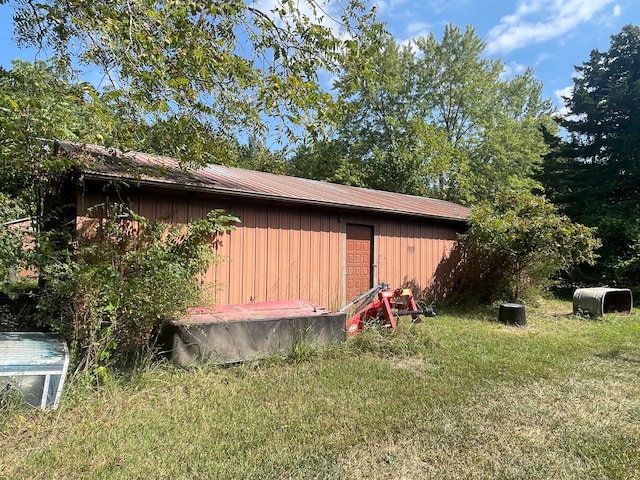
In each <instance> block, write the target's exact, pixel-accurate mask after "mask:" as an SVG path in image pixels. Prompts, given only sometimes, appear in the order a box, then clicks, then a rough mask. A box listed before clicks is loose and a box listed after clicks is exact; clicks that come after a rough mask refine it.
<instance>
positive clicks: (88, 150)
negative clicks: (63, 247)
mask: <svg viewBox="0 0 640 480" xmlns="http://www.w3.org/2000/svg"><path fill="white" fill-rule="evenodd" d="M57 145H58V151H59V153H63V154H65V153H66V154H71V155H75V156H76V157H80V158H82V157H83V156H84V157H85V158H86V159H87V160H88V159H93V161H87V162H86V165H87V166H86V167H85V168H83V174H84V175H85V177H87V178H96V179H105V180H106V179H126V180H129V181H137V182H139V183H141V184H150V185H156V186H166V187H168V188H180V189H188V190H195V191H205V192H211V193H218V194H225V195H231V196H238V197H243V198H255V199H264V200H267V199H268V200H277V201H284V202H292V203H297V204H303V205H316V206H325V207H332V208H342V209H345V210H359V211H367V212H381V213H382V212H383V213H392V214H396V215H410V216H418V217H427V218H437V219H443V220H453V221H460V222H465V221H466V220H467V218H468V216H469V213H470V209H469V208H468V207H465V206H462V205H458V204H456V203H452V202H447V201H444V200H436V199H432V198H425V197H417V196H413V195H404V194H400V193H392V192H384V191H381V190H371V189H366V188H359V187H351V186H346V185H338V184H335V183H328V182H321V181H318V180H309V179H305V178H296V177H288V176H284V175H275V174H272V173H265V172H258V171H254V170H245V169H242V168H233V167H225V166H222V165H208V166H206V167H201V168H187V167H184V166H181V165H180V163H179V162H178V161H177V160H176V159H174V158H169V157H164V156H159V155H150V154H146V153H139V152H121V151H118V150H115V149H109V148H105V147H100V146H96V145H83V144H78V143H72V142H62V141H60V142H57Z"/></svg>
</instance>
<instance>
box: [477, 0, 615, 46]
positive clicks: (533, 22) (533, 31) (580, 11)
mask: <svg viewBox="0 0 640 480" xmlns="http://www.w3.org/2000/svg"><path fill="white" fill-rule="evenodd" d="M612 1H613V0H521V1H520V2H519V3H518V7H517V8H516V11H515V12H514V13H513V14H512V15H507V16H505V17H502V18H501V19H500V23H499V24H498V25H496V26H495V27H493V28H492V29H491V30H490V31H489V35H488V39H487V53H489V54H495V53H499V54H500V53H502V54H504V53H508V52H510V51H512V50H516V49H518V48H520V47H523V46H526V45H528V44H531V43H541V42H544V41H547V40H550V39H552V38H557V37H560V36H563V35H565V34H567V33H569V32H570V31H572V30H573V29H574V28H576V27H577V26H578V25H580V24H582V23H585V22H588V21H590V20H591V19H592V18H594V16H595V15H596V14H597V13H598V12H600V11H601V10H602V9H603V8H604V7H606V6H607V5H609V4H610V3H611V2H612ZM614 14H615V8H614Z"/></svg>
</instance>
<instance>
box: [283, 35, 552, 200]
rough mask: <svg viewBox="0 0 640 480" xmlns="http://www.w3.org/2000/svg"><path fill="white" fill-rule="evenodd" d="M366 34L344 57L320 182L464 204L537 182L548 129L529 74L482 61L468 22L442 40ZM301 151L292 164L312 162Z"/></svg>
mask: <svg viewBox="0 0 640 480" xmlns="http://www.w3.org/2000/svg"><path fill="white" fill-rule="evenodd" d="M363 39H364V40H365V42H364V43H360V44H358V47H357V48H353V49H349V50H347V51H346V52H345V54H344V56H343V57H342V63H341V70H340V72H339V75H338V78H337V80H336V82H335V88H336V90H337V92H338V94H337V100H336V107H337V109H338V111H337V112H336V113H335V114H334V116H333V119H334V120H335V128H334V132H333V133H334V136H333V138H332V139H331V140H330V142H325V145H324V146H320V147H313V148H312V149H311V154H313V153H314V150H315V151H316V152H317V153H318V154H319V153H321V152H322V153H325V152H327V151H330V152H331V153H332V154H331V155H330V158H331V159H333V161H331V162H328V163H326V165H325V167H326V169H325V171H317V169H315V170H312V171H314V172H315V173H314V176H315V177H316V178H322V179H331V178H336V177H333V175H334V172H335V171H341V172H344V171H347V172H354V173H355V174H356V178H355V179H349V180H350V181H351V182H352V183H355V184H359V185H362V186H368V187H373V188H380V189H383V190H393V191H398V192H403V193H411V194H416V195H430V196H435V197H439V198H443V199H447V200H452V201H457V202H462V203H466V204H470V203H473V202H475V201H478V200H480V199H484V198H490V197H491V196H492V195H493V194H494V193H495V192H496V191H497V190H498V189H500V188H507V187H508V188H512V189H518V190H520V191H523V192H527V191H530V190H531V189H532V188H534V187H537V186H538V184H537V182H535V181H534V180H533V178H532V175H533V173H534V172H535V171H536V170H537V169H538V168H539V167H540V165H541V163H542V158H543V156H544V154H545V153H546V149H547V147H546V144H545V142H544V136H543V132H542V128H541V127H542V126H543V125H544V126H546V127H547V129H553V128H554V126H553V122H552V120H551V117H550V112H551V106H550V103H549V101H548V100H545V99H543V98H542V86H541V84H540V82H538V81H537V80H536V79H535V78H534V77H533V73H532V72H531V71H527V72H525V73H523V74H521V75H516V76H515V77H513V78H511V79H509V80H504V79H502V74H503V72H504V65H503V64H502V63H501V62H500V61H499V60H486V59H484V58H483V52H484V48H485V45H484V42H483V41H482V40H481V39H480V38H479V37H478V36H477V35H476V33H475V31H474V30H473V29H472V28H471V27H469V28H467V29H466V30H465V31H464V32H462V31H460V29H459V28H457V27H453V26H448V27H447V28H445V31H444V34H443V38H442V40H441V41H438V40H437V39H436V37H435V36H434V35H433V34H432V35H430V36H429V37H422V38H419V39H417V40H416V41H415V43H414V44H413V45H407V46H401V45H398V44H397V43H396V41H395V40H394V39H393V38H391V37H390V36H389V35H386V34H384V33H380V34H378V35H370V36H366V37H361V38H360V40H363ZM329 144H330V145H331V146H329ZM302 153H303V154H304V155H301V156H298V157H295V158H294V159H293V161H292V164H293V165H294V167H295V168H296V169H297V170H303V168H301V166H303V165H309V164H311V163H312V162H310V161H308V160H306V159H305V156H309V155H310V150H309V149H306V150H304V151H303V152H302ZM317 161H321V159H320V158H318V159H317ZM344 177H345V176H344V175H343V176H342V178H344ZM340 178H341V177H339V176H338V177H337V178H336V179H337V180H340ZM347 178H348V177H347Z"/></svg>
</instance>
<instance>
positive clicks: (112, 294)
mask: <svg viewBox="0 0 640 480" xmlns="http://www.w3.org/2000/svg"><path fill="white" fill-rule="evenodd" d="M237 221H238V219H237V218H236V217H234V216H232V215H226V214H223V212H222V211H218V210H214V211H211V212H209V214H208V215H207V218H205V219H201V220H194V221H192V222H191V223H189V224H187V225H182V226H180V225H178V226H169V225H166V224H163V223H160V222H149V221H147V220H146V219H145V218H144V217H142V216H140V215H138V214H136V213H134V212H133V211H131V210H130V209H129V208H127V207H124V206H123V205H119V204H114V205H110V206H108V211H107V212H106V213H105V214H104V217H103V218H101V219H100V220H99V221H98V224H97V225H96V228H95V230H94V232H93V234H87V235H86V236H83V237H82V238H80V239H79V240H78V245H77V249H76V251H75V252H74V254H73V255H71V254H69V255H68V256H66V258H65V257H64V256H62V257H61V255H60V251H56V252H53V253H54V254H55V255H57V261H52V259H51V258H50V259H49V261H48V262H46V263H45V266H44V269H43V271H42V272H41V279H42V280H43V282H44V287H43V290H42V292H41V293H40V297H39V303H38V308H39V315H40V318H41V322H42V323H45V324H47V325H48V326H49V327H51V328H54V329H55V330H57V331H59V332H60V333H62V334H64V335H65V336H66V337H67V338H68V339H70V340H71V342H72V345H74V347H75V361H76V363H77V369H78V370H81V371H84V372H88V373H90V374H91V375H93V376H95V377H98V378H100V377H103V376H104V375H105V374H106V372H107V371H108V367H110V366H113V365H116V364H119V363H120V364H121V363H123V362H126V361H128V360H130V359H131V358H132V356H134V355H136V354H139V353H140V352H141V351H143V349H144V348H145V347H147V346H149V341H150V338H151V334H152V332H153V331H154V329H156V328H158V327H159V326H160V325H161V324H162V323H163V322H166V321H168V320H169V319H171V318H172V317H175V316H176V315H178V314H179V313H180V312H182V311H184V310H185V309H186V308H187V307H189V306H191V305H193V304H194V303H195V302H197V300H198V298H199V294H200V291H201V290H200V285H199V283H198V281H197V278H196V275H197V274H199V273H203V272H204V270H205V269H206V268H207V265H209V263H210V261H211V260H212V259H213V256H212V251H211V246H212V244H213V243H212V242H214V241H215V238H216V236H218V235H219V234H221V233H222V232H224V231H226V230H229V229H231V228H233V227H232V223H233V222H237ZM45 243H46V242H45Z"/></svg>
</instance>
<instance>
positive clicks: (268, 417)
mask: <svg viewBox="0 0 640 480" xmlns="http://www.w3.org/2000/svg"><path fill="white" fill-rule="evenodd" d="M570 311H571V305H570V304H569V303H566V302H558V301H550V302H545V303H543V304H542V305H541V306H540V307H537V308H534V307H529V306H528V307H527V320H528V324H527V326H526V327H525V328H514V327H507V326H504V325H501V324H499V323H496V322H494V321H493V318H497V314H495V315H494V313H495V312H486V311H485V312H480V313H474V312H471V313H465V312H462V313H461V312H451V313H444V314H441V315H440V316H438V317H435V318H429V319H425V321H424V322H423V323H421V324H418V325H415V326H411V325H410V324H409V322H402V321H401V328H399V329H397V330H395V331H378V330H370V331H368V332H365V334H364V335H362V336H359V337H356V339H355V340H353V341H350V342H348V344H347V345H346V346H342V347H339V348H334V349H331V350H327V351H314V350H313V349H310V348H303V349H300V350H298V351H297V352H296V353H295V354H294V355H293V356H291V357H290V358H289V359H269V360H267V361H262V362H257V363H250V364H245V365H241V366H233V367H227V368H220V367H215V366H200V367H198V368H194V369H189V370H180V369H176V368H172V367H170V366H167V365H157V366H154V367H150V368H148V369H146V370H145V371H143V372H141V373H140V374H138V375H136V376H135V377H134V378H133V379H128V380H126V381H125V380H121V381H115V380H114V381H110V382H109V383H108V384H106V385H103V386H102V387H100V388H98V389H95V390H88V389H86V388H83V387H81V386H80V385H73V384H69V385H68V388H66V392H65V395H64V397H63V399H62V401H61V404H60V407H59V409H58V410H57V411H55V412H41V411H38V410H20V409H16V408H5V411H4V412H3V415H2V418H1V420H0V451H1V452H2V453H1V454H0V477H1V478H11V479H15V478H18V479H19V478H61V479H63V478H69V479H72V478H73V479H76V478H105V479H106V478H109V479H111V478H131V479H134V478H136V479H137V478H140V479H143V478H144V479H146V478H167V479H177V478H230V479H236V478H244V479H251V478H256V479H257V478H260V479H283V478H300V479H308V478H322V479H330V478H336V479H343V478H347V479H376V478H385V479H387V478H396V479H400V478H409V479H412V478H445V479H446V478H450V479H459V478H495V479H524V478H526V479H530V478H531V479H536V478H537V479H542V478H549V479H551V478H553V479H556V478H561V479H562V478H564V479H574V478H575V479H583V478H602V479H616V478H619V479H629V478H640V455H638V453H637V452H639V451H640V395H639V394H638V392H639V390H638V386H639V385H640V316H638V315H637V314H634V315H631V316H626V317H624V316H607V317H604V318H603V319H601V320H587V319H581V318H576V317H573V316H572V315H570V314H569V313H570Z"/></svg>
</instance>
